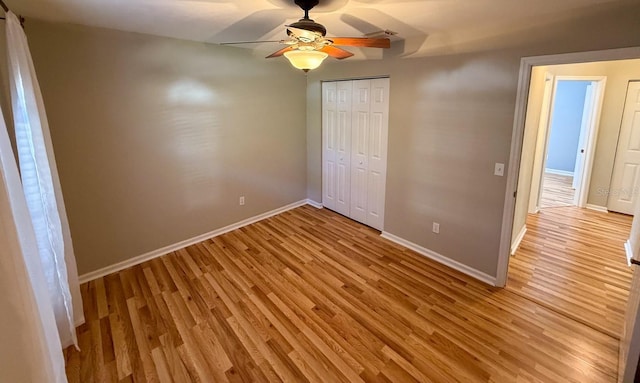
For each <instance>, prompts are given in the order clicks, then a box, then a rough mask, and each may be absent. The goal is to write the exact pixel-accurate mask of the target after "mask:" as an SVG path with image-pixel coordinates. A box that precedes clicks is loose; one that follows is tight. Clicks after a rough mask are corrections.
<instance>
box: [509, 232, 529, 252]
mask: <svg viewBox="0 0 640 383" xmlns="http://www.w3.org/2000/svg"><path fill="white" fill-rule="evenodd" d="M526 233H527V225H524V226H522V230H520V232H519V233H518V235H517V236H516V239H515V240H514V241H513V243H512V244H511V255H513V254H515V253H516V251H517V250H518V248H519V247H520V243H521V242H522V240H523V239H524V235H525V234H526Z"/></svg>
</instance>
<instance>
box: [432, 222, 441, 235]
mask: <svg viewBox="0 0 640 383" xmlns="http://www.w3.org/2000/svg"><path fill="white" fill-rule="evenodd" d="M433 232H434V233H436V234H439V233H440V224H439V223H438V222H434V223H433Z"/></svg>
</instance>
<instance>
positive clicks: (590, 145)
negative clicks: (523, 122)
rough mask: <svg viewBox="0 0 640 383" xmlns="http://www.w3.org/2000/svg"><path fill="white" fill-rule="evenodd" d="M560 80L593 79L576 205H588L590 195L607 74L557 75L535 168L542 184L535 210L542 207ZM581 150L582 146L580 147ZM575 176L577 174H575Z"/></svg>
mask: <svg viewBox="0 0 640 383" xmlns="http://www.w3.org/2000/svg"><path fill="white" fill-rule="evenodd" d="M559 81H591V82H592V84H593V85H592V86H593V90H592V92H591V100H587V99H585V101H584V102H585V103H587V102H589V103H590V104H591V105H592V106H591V111H590V113H589V116H588V117H589V123H588V124H587V126H586V129H587V131H586V132H585V133H586V141H585V145H584V147H585V154H584V166H582V167H581V173H582V174H581V177H579V179H580V184H579V185H578V187H577V188H576V195H575V199H574V201H575V205H576V206H578V207H586V206H587V197H588V196H589V184H590V182H591V171H592V169H593V158H594V157H595V151H596V141H597V138H598V130H599V128H600V114H601V112H602V104H603V102H604V90H605V87H606V83H607V77H606V76H555V77H554V79H553V90H552V95H551V102H549V103H548V107H549V110H548V113H547V115H548V116H549V118H548V119H547V122H546V127H545V128H544V129H545V131H544V132H543V137H544V141H543V142H542V143H541V144H544V149H543V152H542V154H543V156H542V161H540V162H539V163H540V164H541V166H540V168H539V169H534V170H533V171H534V172H537V173H539V176H540V184H539V185H538V194H537V196H536V199H535V211H536V212H537V211H538V210H539V209H540V201H541V199H542V189H543V184H544V172H545V169H546V168H547V154H548V153H547V152H548V150H549V139H550V137H551V124H552V122H553V109H554V106H555V103H556V92H557V90H558V82H559ZM578 150H580V148H578ZM574 177H576V175H575V174H574Z"/></svg>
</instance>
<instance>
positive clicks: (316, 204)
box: [307, 198, 324, 209]
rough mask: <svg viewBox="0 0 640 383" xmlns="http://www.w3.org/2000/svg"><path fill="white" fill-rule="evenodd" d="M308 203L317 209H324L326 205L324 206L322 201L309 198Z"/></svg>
mask: <svg viewBox="0 0 640 383" xmlns="http://www.w3.org/2000/svg"><path fill="white" fill-rule="evenodd" d="M307 205H311V206H313V207H315V208H316V209H322V208H324V206H322V204H321V203H320V202H316V201H314V200H312V199H309V198H307Z"/></svg>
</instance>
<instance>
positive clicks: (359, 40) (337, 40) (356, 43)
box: [329, 37, 391, 48]
mask: <svg viewBox="0 0 640 383" xmlns="http://www.w3.org/2000/svg"><path fill="white" fill-rule="evenodd" d="M329 40H331V41H333V45H342V46H349V47H368V48H391V40H389V39H387V38H368V37H329Z"/></svg>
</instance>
